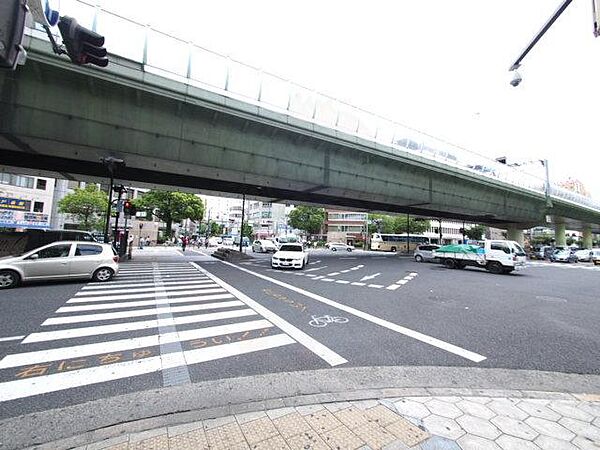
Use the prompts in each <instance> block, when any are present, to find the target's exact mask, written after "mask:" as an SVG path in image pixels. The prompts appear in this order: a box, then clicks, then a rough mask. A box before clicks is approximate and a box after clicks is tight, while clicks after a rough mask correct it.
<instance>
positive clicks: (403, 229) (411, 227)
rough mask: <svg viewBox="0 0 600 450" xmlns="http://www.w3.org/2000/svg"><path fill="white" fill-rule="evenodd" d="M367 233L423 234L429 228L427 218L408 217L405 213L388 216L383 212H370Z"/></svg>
mask: <svg viewBox="0 0 600 450" xmlns="http://www.w3.org/2000/svg"><path fill="white" fill-rule="evenodd" d="M369 219H370V221H371V224H370V225H369V233H370V234H373V233H384V234H404V233H410V234H423V233H424V232H425V231H427V230H428V229H429V220H425V219H416V218H412V217H411V218H410V220H408V217H407V216H406V214H402V215H400V216H395V217H394V216H388V215H385V214H371V215H370V216H369Z"/></svg>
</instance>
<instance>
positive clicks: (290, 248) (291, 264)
mask: <svg viewBox="0 0 600 450" xmlns="http://www.w3.org/2000/svg"><path fill="white" fill-rule="evenodd" d="M307 264H308V252H306V251H304V247H303V245H302V244H282V245H281V246H280V247H279V250H277V252H276V253H275V254H274V255H273V256H272V257H271V267H272V268H273V269H277V268H295V269H303V268H304V266H306V265H307Z"/></svg>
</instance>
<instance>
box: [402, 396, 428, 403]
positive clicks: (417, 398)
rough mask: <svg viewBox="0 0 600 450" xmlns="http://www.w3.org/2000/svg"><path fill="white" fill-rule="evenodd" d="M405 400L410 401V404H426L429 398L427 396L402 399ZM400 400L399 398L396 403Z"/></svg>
mask: <svg viewBox="0 0 600 450" xmlns="http://www.w3.org/2000/svg"><path fill="white" fill-rule="evenodd" d="M402 398H405V399H406V400H410V401H412V402H419V403H427V402H428V401H429V400H431V397H429V396H423V397H402ZM400 400H401V399H400V398H399V399H398V401H400Z"/></svg>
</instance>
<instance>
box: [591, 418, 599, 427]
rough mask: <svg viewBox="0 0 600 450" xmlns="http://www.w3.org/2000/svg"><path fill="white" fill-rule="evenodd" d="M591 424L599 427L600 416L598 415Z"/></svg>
mask: <svg viewBox="0 0 600 450" xmlns="http://www.w3.org/2000/svg"><path fill="white" fill-rule="evenodd" d="M592 424H593V425H595V426H597V427H598V428H600V417H598V418H597V419H596V420H594V421H593V422H592Z"/></svg>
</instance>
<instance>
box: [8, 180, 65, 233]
mask: <svg viewBox="0 0 600 450" xmlns="http://www.w3.org/2000/svg"><path fill="white" fill-rule="evenodd" d="M53 192H54V179H53V178H44V177H37V176H30V175H18V174H12V173H4V172H2V173H0V228H9V229H23V228H50V217H51V214H52V203H53V196H52V193H53Z"/></svg>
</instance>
